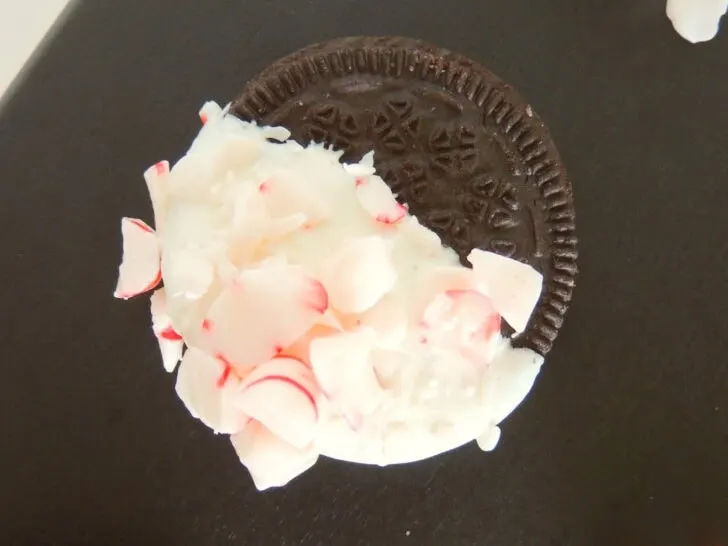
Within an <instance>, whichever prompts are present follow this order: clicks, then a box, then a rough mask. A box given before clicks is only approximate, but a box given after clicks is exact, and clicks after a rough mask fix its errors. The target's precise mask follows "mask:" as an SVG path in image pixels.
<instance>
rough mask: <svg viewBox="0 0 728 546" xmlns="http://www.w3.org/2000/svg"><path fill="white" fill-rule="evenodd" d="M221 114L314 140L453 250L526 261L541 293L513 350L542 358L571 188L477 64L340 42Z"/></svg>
mask: <svg viewBox="0 0 728 546" xmlns="http://www.w3.org/2000/svg"><path fill="white" fill-rule="evenodd" d="M232 112H234V113H235V114H236V115H238V116H239V117H241V118H243V119H245V120H255V121H257V122H258V123H260V124H263V125H282V126H284V127H286V128H288V129H289V130H290V131H291V132H292V134H293V137H294V138H295V139H296V140H298V141H299V142H301V143H308V142H311V141H316V142H324V143H327V144H330V145H332V146H333V147H334V148H336V149H339V150H343V152H344V158H345V159H347V160H359V159H360V158H361V157H362V156H363V155H364V154H365V153H366V152H368V151H370V150H374V159H375V166H376V168H377V172H378V173H379V174H380V175H381V176H382V178H384V180H385V181H386V182H387V183H388V184H389V185H390V186H391V187H392V189H393V191H394V192H395V193H396V194H398V198H399V200H400V201H402V202H405V203H407V204H408V205H409V207H410V212H411V213H412V214H414V215H415V216H417V218H419V219H420V221H421V222H422V223H423V224H424V225H426V226H427V227H429V228H430V229H432V230H434V231H435V232H437V233H438V234H439V235H440V236H441V238H442V240H443V243H445V244H446V245H448V246H450V247H452V248H453V249H455V250H456V251H457V252H458V254H459V255H460V258H461V261H462V262H463V263H464V264H465V265H469V264H468V263H467V262H466V261H465V256H467V254H468V253H469V252H470V250H471V249H473V248H475V247H477V248H482V249H485V250H492V251H494V252H497V253H499V254H503V255H505V256H509V257H512V258H515V259H518V260H521V261H523V262H527V263H529V264H531V265H532V266H533V267H535V268H536V269H537V270H539V271H541V272H542V273H543V275H544V289H543V292H542V295H541V299H540V301H539V304H538V306H537V308H536V310H535V312H534V314H533V316H532V317H531V321H530V322H529V325H528V328H527V329H526V331H525V332H524V333H523V334H521V335H520V336H518V337H517V338H516V339H514V344H515V345H521V346H527V347H530V348H532V349H534V350H536V351H538V352H539V353H541V354H542V355H545V354H546V353H547V352H548V351H549V350H550V349H551V346H552V344H553V342H554V340H555V339H556V336H557V334H558V331H559V328H560V327H561V325H562V323H563V318H564V314H565V313H566V310H567V307H568V305H569V301H570V300H571V295H572V290H573V287H574V279H575V276H576V273H577V263H576V259H577V250H576V242H577V240H576V233H575V225H574V205H573V197H572V188H571V184H570V182H569V179H568V177H567V175H566V171H565V169H564V166H563V165H562V163H561V159H560V158H559V155H558V152H557V151H556V147H555V146H554V144H553V142H552V141H551V138H550V136H549V134H548V131H547V130H546V127H545V126H544V124H543V122H542V121H541V120H540V119H539V117H538V116H537V115H536V114H535V113H534V111H533V110H532V108H531V107H530V106H529V105H528V103H526V102H524V101H523V100H522V99H521V98H520V97H519V96H518V94H517V93H516V92H515V91H514V90H513V89H512V88H511V87H510V86H508V85H506V84H505V83H503V82H502V81H501V80H500V79H499V78H498V77H497V76H495V75H494V74H492V73H491V72H490V71H488V70H487V69H486V68H484V67H482V66H480V65H478V64H477V63H475V62H473V61H471V60H469V59H467V58H465V57H462V56H460V55H457V54H455V53H452V52H450V51H447V50H444V49H439V48H437V47H435V46H432V45H429V44H427V43H423V42H421V41H418V40H413V39H409V38H391V37H385V38H374V37H356V38H341V39H337V40H332V41H330V42H325V43H321V44H316V45H312V46H310V47H307V48H304V49H302V50H300V51H297V52H296V53H293V54H291V55H289V56H287V57H285V58H283V59H281V60H279V61H277V62H275V63H274V64H273V65H271V66H270V67H268V68H267V69H266V70H264V71H263V72H262V73H261V74H259V75H258V76H256V77H255V78H254V79H252V80H251V81H250V82H249V83H248V84H247V85H246V87H245V89H244V90H243V91H242V93H241V95H240V96H239V97H238V98H237V99H236V100H235V101H234V102H233V105H232Z"/></svg>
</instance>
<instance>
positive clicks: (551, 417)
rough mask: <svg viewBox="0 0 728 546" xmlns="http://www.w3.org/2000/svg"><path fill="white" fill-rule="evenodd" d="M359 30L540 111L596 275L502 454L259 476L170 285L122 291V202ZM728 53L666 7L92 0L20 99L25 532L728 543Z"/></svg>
mask: <svg viewBox="0 0 728 546" xmlns="http://www.w3.org/2000/svg"><path fill="white" fill-rule="evenodd" d="M351 34H380V35H383V34H399V35H411V36H415V37H418V38H422V39H425V40H428V41H430V42H433V43H435V44H438V45H440V46H443V47H448V48H451V49H453V50H456V51H459V52H461V53H463V54H465V55H468V56H470V57H472V58H474V59H477V60H479V61H480V62H482V63H483V64H484V65H486V66H488V67H489V68H490V69H492V70H493V71H494V72H495V73H497V74H498V75H499V76H501V77H502V78H504V79H505V80H506V81H508V82H509V83H511V84H513V85H514V86H516V87H517V88H518V89H519V90H520V91H521V93H522V94H523V95H524V96H525V97H526V98H528V100H530V101H531V103H532V104H533V105H534V107H535V109H536V110H537V111H538V112H539V113H540V114H541V115H542V116H543V117H544V119H545V120H546V121H547V122H548V123H549V126H550V128H551V131H552V134H553V136H554V139H555V140H556V142H557V145H558V146H559V149H560V152H561V155H562V157H563V159H564V161H565V162H566V165H567V167H568V168H569V172H570V175H571V179H572V180H573V183H574V190H575V195H576V205H577V212H578V230H579V235H580V238H581V246H580V251H581V256H580V265H581V270H582V274H581V276H580V278H579V283H578V285H577V290H576V297H575V300H574V303H573V307H572V309H571V311H570V313H569V316H568V318H567V322H566V325H565V327H564V329H563V331H562V333H561V335H560V337H559V339H558V341H557V343H556V345H555V348H554V350H553V352H552V353H551V354H550V355H549V359H548V363H547V366H546V367H545V368H544V370H543V372H542V374H541V377H540V379H539V381H538V383H537V386H536V389H535V390H534V392H533V394H532V396H531V397H530V398H529V399H528V401H527V403H525V404H524V405H523V406H522V407H521V408H520V409H519V410H518V411H517V412H516V413H515V414H514V415H513V416H512V417H511V418H510V419H508V421H507V423H506V424H505V426H504V434H503V438H502V443H501V445H500V446H499V448H498V449H497V450H496V452H495V453H493V454H483V453H481V452H479V451H478V450H477V448H476V447H474V446H467V447H465V448H463V449H460V450H457V451H456V452H454V453H450V454H447V455H445V456H441V457H439V458H437V459H434V460H430V461H425V462H422V463H418V464H414V465H411V466H406V467H401V468H396V467H395V468H387V469H379V468H367V467H361V466H354V465H348V464H343V463H337V462H332V461H328V460H322V461H320V462H319V463H318V464H317V466H316V467H315V468H314V469H313V470H311V471H310V472H308V473H306V474H305V475H304V476H302V477H301V478H299V479H297V480H296V481H295V482H294V483H292V484H291V485H290V486H288V487H287V488H285V489H282V490H278V491H273V492H269V493H265V494H259V493H257V492H256V491H255V490H254V489H253V487H252V484H251V482H250V479H249V477H248V475H247V474H246V472H245V470H244V469H243V468H241V467H240V466H239V465H238V463H237V461H236V459H235V456H234V453H233V452H232V449H231V448H230V446H229V444H228V442H227V440H225V439H224V438H216V437H213V436H212V435H211V434H210V433H208V431H207V430H205V429H204V428H203V427H202V426H201V425H199V424H198V423H196V422H194V421H193V420H192V419H190V418H189V416H188V415H187V414H186V412H185V411H184V409H183V408H182V406H181V404H180V403H179V402H178V400H177V399H176V396H175V394H174V390H173V388H172V385H173V379H172V377H171V376H168V375H167V374H165V373H164V372H163V371H162V368H161V364H160V363H159V358H158V356H157V353H156V347H155V344H154V340H153V339H152V337H151V335H150V334H149V332H148V330H147V321H148V318H147V302H146V301H145V300H144V299H139V300H138V301H133V302H130V303H126V304H123V303H120V302H117V301H114V300H112V298H111V292H112V290H113V286H114V282H115V276H116V266H117V262H118V258H119V252H120V240H119V234H118V219H119V217H120V216H122V215H134V216H137V215H138V216H142V217H147V218H148V217H149V216H150V214H151V210H150V207H149V204H148V202H147V197H146V195H145V188H144V183H143V180H142V179H141V174H140V173H141V172H142V170H143V169H144V168H145V167H146V166H148V165H149V164H151V163H152V162H154V161H156V160H158V159H162V158H170V159H174V158H176V157H177V155H178V154H179V153H180V152H181V151H182V150H184V148H185V147H186V145H187V143H188V141H189V139H190V137H191V136H192V135H193V134H194V132H195V131H196V129H197V120H196V116H195V112H196V109H197V107H198V106H199V105H200V104H201V102H202V101H203V100H204V99H207V98H215V99H218V100H219V101H225V100H227V99H228V98H232V97H233V96H234V95H235V94H236V93H237V92H238V91H239V90H240V89H241V87H242V84H243V82H244V81H245V80H247V79H248V78H249V77H251V76H252V75H253V74H254V73H255V72H257V71H258V70H260V69H261V68H263V67H264V66H265V65H266V64H268V63H270V62H271V61H273V60H274V59H276V58H278V57H280V56H282V55H284V54H286V53H288V52H290V51H293V50H294V49H297V48H299V47H301V46H303V45H306V44H307V43H311V42H315V41H320V40H323V39H327V38H331V37H334V36H340V35H351ZM727 59H728V32H724V33H723V34H722V35H721V37H720V38H719V39H717V40H716V41H715V42H712V43H709V44H707V45H704V46H690V45H689V44H687V43H685V42H683V41H681V40H680V39H679V37H678V36H677V35H675V34H674V33H673V31H672V29H671V28H670V26H669V22H668V21H667V20H666V19H665V18H664V12H663V5H662V1H661V0H624V1H622V0H541V1H539V0H477V1H465V0H461V1H458V2H449V3H447V4H442V3H439V2H430V1H427V0H420V1H418V2H413V1H409V0H399V1H397V2H394V1H389V2H381V1H371V2H362V1H358V0H357V1H353V0H336V1H334V0H305V1H304V0H299V1H292V0H287V1H283V0H266V1H265V2H262V1H258V2H252V1H250V2H240V1H237V2H234V1H230V2H222V1H217V2H204V3H203V2H197V1H192V0H184V1H181V0H147V1H145V2H142V1H140V0H134V1H128V2H118V1H116V2H112V1H111V0H94V1H93V2H91V1H87V2H85V3H81V5H80V6H79V7H78V9H77V10H76V12H75V14H73V16H72V17H71V18H70V19H69V20H68V22H67V24H66V25H65V27H64V28H63V29H61V31H60V32H59V34H58V36H57V37H56V38H55V39H54V40H53V41H52V43H51V44H50V46H49V48H48V50H47V52H46V54H45V55H44V56H41V57H39V58H38V60H37V63H36V65H35V66H34V67H33V68H32V69H31V70H29V72H28V74H27V80H26V81H25V82H24V83H23V84H22V85H19V86H17V90H16V91H17V92H16V94H15V95H14V97H11V98H10V100H8V101H7V102H6V104H5V105H4V109H3V111H2V112H0V207H2V216H1V218H2V224H1V225H2V228H3V229H2V230H0V245H1V248H2V249H3V252H2V254H0V276H1V278H2V279H3V281H4V286H3V290H2V295H1V296H0V304H1V307H0V308H1V309H2V312H3V314H4V317H5V320H4V329H3V330H4V333H3V335H2V336H1V337H0V339H2V341H3V343H2V345H0V347H2V349H0V355H2V372H3V373H2V376H1V377H0V426H1V428H0V430H2V432H3V436H4V439H3V441H2V444H1V447H0V469H2V479H1V482H0V543H2V544H12V545H15V544H18V545H24V544H28V545H41V544H58V545H62V546H67V545H85V544H98V545H115V544H130V545H138V546H145V545H162V544H164V545H181V546H187V545H190V546H203V545H205V546H207V545H219V544H244V545H258V544H261V545H278V544H281V545H282V544H285V545H294V544H296V545H297V544H303V545H308V544H311V545H315V544H334V545H339V544H341V545H346V546H349V545H356V544H366V545H377V546H379V545H389V544H392V545H398V544H405V545H407V544H408V545H413V544H417V545H430V544H432V545H451V544H452V545H470V544H477V545H488V546H490V545H493V546H504V545H505V546H513V545H520V544H523V545H529V546H531V545H536V546H540V545H559V546H562V545H585V546H586V545H591V546H612V545H620V546H631V545H635V546H642V545H660V546H670V545H673V544H674V545H682V544H685V545H696V546H714V545H717V544H720V542H718V541H717V539H718V537H726V536H727V535H728V529H726V525H727V524H726V521H728V367H727V365H726V354H727V353H728V341H726V340H725V339H726V338H723V339H721V337H720V336H721V335H724V334H725V333H726V331H727V330H728V328H726V327H727V326H728V319H727V318H726V314H725V309H726V305H727V304H728V288H727V287H726V282H725V281H726V277H727V276H728V274H727V273H726V271H727V266H728V243H727V242H726V241H728V237H727V235H728V228H727V227H726V216H727V212H726V211H728V172H727V171H728V168H727V166H726V163H727V161H728V160H727V157H728V155H727V154H726V144H727V143H728V129H727V128H728V109H726V107H725V105H726V100H725V99H726V97H728V73H727V72H726V66H728V65H727V64H726V61H727ZM407 531H409V533H410V534H409V536H408V535H407ZM710 540H712V542H711V541H710Z"/></svg>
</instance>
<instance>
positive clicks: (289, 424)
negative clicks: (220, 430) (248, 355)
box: [235, 356, 319, 449]
mask: <svg viewBox="0 0 728 546" xmlns="http://www.w3.org/2000/svg"><path fill="white" fill-rule="evenodd" d="M318 396H319V394H318V386H317V384H316V379H315V378H314V376H313V373H312V372H311V370H310V369H309V368H308V367H307V366H306V365H305V364H304V363H303V362H301V361H299V360H296V359H295V358H291V357H285V356H283V357H278V358H273V359H272V360H270V361H268V362H265V363H263V364H261V365H260V366H258V367H257V368H255V369H254V370H253V371H252V372H251V373H250V375H248V376H247V377H246V378H245V380H244V381H243V383H242V385H241V390H240V394H239V395H238V397H237V401H236V403H235V405H236V406H237V407H238V408H240V409H241V410H242V411H243V412H244V413H245V414H246V415H248V416H249V417H251V418H253V419H255V420H256V421H258V422H260V423H262V424H263V425H265V427H266V428H268V430H270V431H271V432H273V433H274V434H275V435H276V436H278V437H279V438H281V439H282V440H285V441H286V442H288V443H289V444H291V445H292V446H294V447H296V448H298V449H303V448H306V447H310V446H311V445H312V443H313V440H314V437H315V434H316V424H317V422H318V403H317V399H318ZM282 408H285V409H286V410H285V411H282Z"/></svg>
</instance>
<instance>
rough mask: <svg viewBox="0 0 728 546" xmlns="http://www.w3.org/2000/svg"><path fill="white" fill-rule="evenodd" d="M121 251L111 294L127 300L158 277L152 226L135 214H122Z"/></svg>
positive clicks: (158, 265) (154, 236)
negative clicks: (129, 216) (119, 263)
mask: <svg viewBox="0 0 728 546" xmlns="http://www.w3.org/2000/svg"><path fill="white" fill-rule="evenodd" d="M121 235H122V238H123V245H124V253H123V256H122V260H121V265H120V266H119V280H118V282H117V284H116V290H115V291H114V297H117V298H121V299H124V300H127V299H129V298H133V297H134V296H137V295H139V294H143V293H144V292H148V291H149V290H151V289H152V288H154V287H155V286H157V285H158V284H159V282H160V281H161V280H162V272H161V269H160V264H159V242H158V241H157V234H156V233H155V232H154V230H153V229H152V228H151V227H149V226H148V225H147V224H145V223H144V222H143V221H141V220H138V219H136V218H122V220H121Z"/></svg>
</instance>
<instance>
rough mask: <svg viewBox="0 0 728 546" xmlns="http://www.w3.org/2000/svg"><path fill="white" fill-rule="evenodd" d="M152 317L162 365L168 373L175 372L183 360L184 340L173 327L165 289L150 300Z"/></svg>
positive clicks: (161, 289) (153, 295)
mask: <svg viewBox="0 0 728 546" xmlns="http://www.w3.org/2000/svg"><path fill="white" fill-rule="evenodd" d="M150 311H151V315H152V331H153V332H154V335H155V337H156V338H157V341H158V342H159V351H160V352H161V354H162V364H163V365H164V369H165V370H167V371H168V372H170V373H171V372H173V371H174V369H175V368H176V367H177V363H178V362H179V361H180V360H181V358H182V350H183V348H184V340H183V338H182V335H181V334H180V333H179V332H177V330H175V328H174V326H172V319H171V318H170V317H169V314H168V311H167V296H166V294H165V291H164V288H160V289H159V290H157V291H156V292H154V294H152V297H151V298H150Z"/></svg>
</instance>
